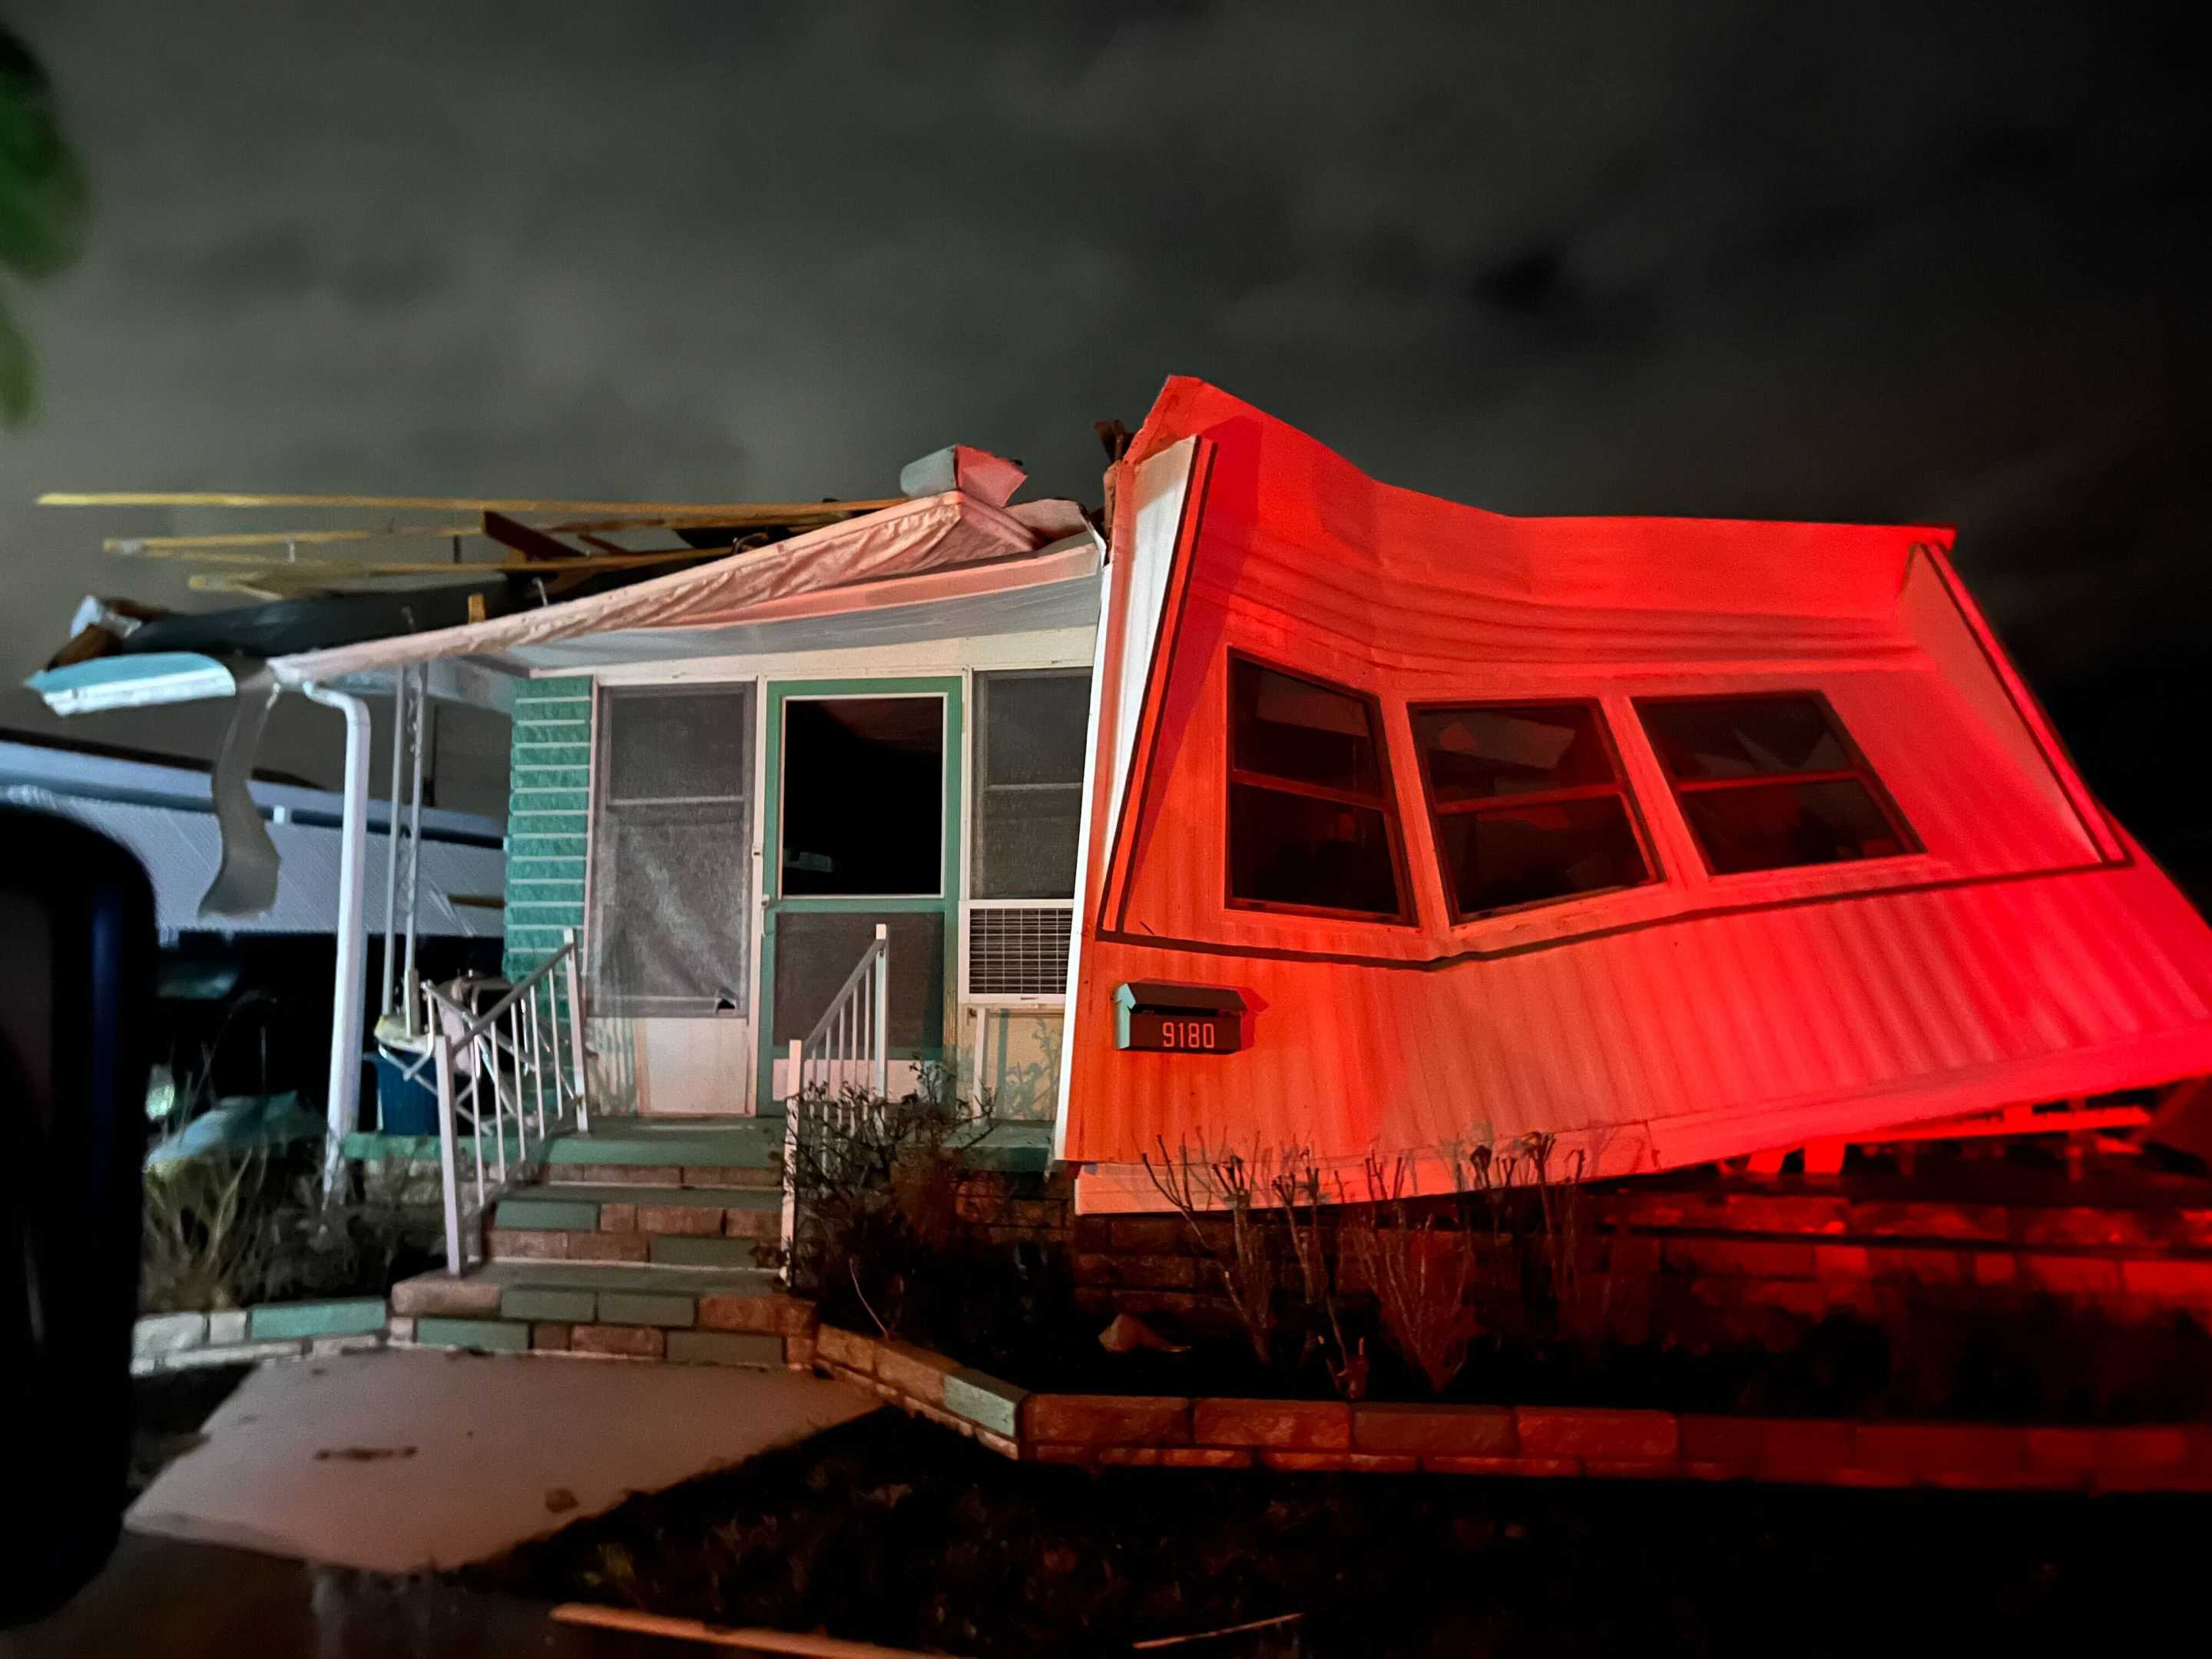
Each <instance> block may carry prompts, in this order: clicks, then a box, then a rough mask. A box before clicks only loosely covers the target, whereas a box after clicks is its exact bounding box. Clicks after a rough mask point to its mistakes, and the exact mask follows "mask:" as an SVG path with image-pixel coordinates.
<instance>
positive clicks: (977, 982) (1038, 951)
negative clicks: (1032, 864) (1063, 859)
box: [960, 899, 1075, 1008]
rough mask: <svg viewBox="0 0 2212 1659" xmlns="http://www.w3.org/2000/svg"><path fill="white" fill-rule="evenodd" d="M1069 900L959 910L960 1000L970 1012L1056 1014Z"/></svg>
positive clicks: (971, 905)
mask: <svg viewBox="0 0 2212 1659" xmlns="http://www.w3.org/2000/svg"><path fill="white" fill-rule="evenodd" d="M1074 930H1075V905H1074V902H1073V900H1069V899H975V900H972V901H969V902H965V903H963V904H962V905H961V907H960V995H961V1000H963V1002H966V1003H968V1004H969V1006H985V1007H994V1008H1044V1007H1050V1008H1058V1007H1060V1006H1063V1005H1064V1004H1065V1003H1066V1000H1067V950H1068V944H1069V941H1070V939H1071V938H1072V937H1073V933H1074Z"/></svg>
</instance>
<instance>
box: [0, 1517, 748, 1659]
mask: <svg viewBox="0 0 2212 1659" xmlns="http://www.w3.org/2000/svg"><path fill="white" fill-rule="evenodd" d="M728 1651H729V1650H727V1649H726V1648H715V1647H709V1646H707V1645H705V1644H699V1643H695V1642H685V1641H677V1640H671V1639H670V1638H667V1637H661V1636H635V1635H627V1634H623V1633H620V1632H612V1631H597V1630H586V1629H582V1628H580V1627H578V1626H570V1625H556V1624H555V1623H554V1622H553V1620H552V1618H551V1616H550V1608H548V1607H544V1606H542V1605H540V1604H538V1603H536V1602H530V1601H516V1600H513V1599H511V1598H509V1597H506V1596H500V1595H484V1594H481V1593H478V1592H475V1591H471V1590H463V1589H456V1588H454V1587H453V1585H451V1584H449V1583H443V1582H441V1581H440V1580H437V1579H435V1578H428V1577H385V1576H383V1575H381V1574H378V1573H368V1572H357V1571H352V1570H350V1569H347V1568H343V1567H317V1566H310V1565H307V1564H306V1563H304V1562H301V1561H295V1560H289V1559H283V1558H281V1557H277V1556H273V1555H261V1554H258V1553H254V1552H253V1551H251V1550H240V1549H230V1548H227V1547H222V1546H219V1545H213V1544H191V1543H182V1542H179V1541H173V1540H170V1539H164V1538H149V1537H145V1536H143V1535H142V1534H136V1533H127V1532H126V1533H125V1534H123V1539H122V1541H121V1542H120V1543H119V1544H118V1545H117V1546H116V1550H115V1553H114V1555H113V1556H112V1557H111V1558H110V1559H109V1560H108V1563H107V1565H106V1569H105V1570H104V1571H101V1573H100V1576H99V1577H96V1578H94V1580H93V1581H92V1583H89V1584H88V1585H86V1586H85V1588H84V1589H82V1590H80V1591H79V1592H78V1593H77V1595H76V1598H75V1599H74V1600H72V1601H70V1603H69V1605H68V1606H66V1607H63V1608H62V1609H61V1611H59V1612H58V1613H54V1614H52V1616H51V1617H49V1618H46V1619H45V1620H40V1621H39V1622H38V1623H36V1624H33V1625H27V1626H19V1627H18V1628H16V1629H15V1630H11V1631H4V1632H0V1659H17V1656H19V1655H20V1656H21V1659H64V1656H68V1659H80V1656H82V1659H99V1656H107V1655H115V1656H129V1659H200V1656H203V1655H204V1656H208V1659H217V1656H220V1659H238V1656H240V1655H251V1656H253V1659H292V1656H294V1655H299V1656H312V1659H394V1656H399V1655H417V1654H419V1655H426V1656H435V1659H464V1656H473V1655H477V1654H483V1655H506V1654H514V1655H528V1656H533V1659H615V1656H633V1655H637V1656H643V1655H657V1656H659V1659H692V1656H696V1655H702V1654H708V1653H727V1652H728Z"/></svg>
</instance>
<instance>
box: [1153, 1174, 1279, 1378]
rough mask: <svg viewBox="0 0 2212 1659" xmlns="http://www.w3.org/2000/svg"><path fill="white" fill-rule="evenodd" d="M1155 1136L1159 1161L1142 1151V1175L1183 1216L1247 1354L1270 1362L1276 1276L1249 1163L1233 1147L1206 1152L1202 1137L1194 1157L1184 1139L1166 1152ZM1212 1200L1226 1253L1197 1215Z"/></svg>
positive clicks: (1202, 1212)
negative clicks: (1224, 1222) (1224, 1224)
mask: <svg viewBox="0 0 2212 1659" xmlns="http://www.w3.org/2000/svg"><path fill="white" fill-rule="evenodd" d="M1156 1139H1157V1141H1158V1147H1159V1158H1158V1161H1157V1162H1155V1161H1154V1159H1153V1157H1152V1154H1151V1153H1150V1152H1146V1153H1144V1154H1143V1155H1142V1156H1141V1158H1140V1160H1139V1161H1140V1162H1141V1163H1142V1164H1144V1166H1145V1173H1146V1175H1147V1176H1150V1177H1151V1179H1152V1185H1153V1187H1154V1188H1157V1189H1158V1192H1159V1194H1160V1196H1161V1197H1163V1198H1164V1199H1166V1200H1167V1201H1168V1203H1169V1204H1170V1206H1172V1207H1173V1208H1174V1210H1175V1212H1176V1214H1178V1215H1180V1216H1181V1217H1182V1218H1183V1222H1184V1225H1186V1226H1188V1228H1189V1229H1190V1236H1191V1238H1192V1240H1193V1242H1194V1243H1196V1244H1197V1245H1198V1247H1199V1249H1200V1252H1201V1253H1202V1254H1203V1255H1205V1257H1206V1261H1207V1263H1208V1265H1210V1266H1211V1267H1212V1269H1213V1272H1214V1276H1215V1277H1216V1278H1218V1279H1219V1280H1220V1281H1221V1290H1222V1294H1223V1295H1224V1296H1225V1297H1227V1298H1228V1301H1229V1305H1230V1309H1231V1311H1232V1312H1233V1313H1234V1314H1235V1315H1236V1316H1237V1324H1238V1325H1239V1326H1240V1327H1241V1328H1243V1333H1244V1340H1246V1342H1248V1343H1249V1344H1250V1346H1251V1349H1252V1357H1253V1358H1255V1359H1257V1360H1258V1361H1259V1362H1260V1363H1261V1364H1263V1365H1265V1364H1271V1363H1272V1362H1273V1358H1274V1348H1275V1342H1274V1338H1275V1296H1276V1291H1277V1290H1278V1288H1279V1273H1278V1272H1277V1268H1276V1262H1275V1257H1274V1252H1273V1249H1272V1247H1271V1246H1270V1244H1269V1242H1268V1239H1267V1232H1266V1231H1265V1228H1264V1225H1263V1222H1262V1220H1261V1217H1260V1215H1259V1214H1258V1212H1257V1208H1256V1203H1255V1200H1257V1198H1258V1195H1259V1191H1260V1188H1259V1182H1258V1179H1257V1176H1256V1174H1255V1170H1254V1167H1253V1165H1252V1164H1251V1163H1250V1161H1249V1160H1248V1159H1247V1158H1244V1156H1243V1154H1242V1153H1240V1152H1234V1151H1228V1150H1225V1151H1224V1152H1221V1153H1219V1154H1218V1155H1212V1154H1209V1153H1208V1152H1207V1150H1206V1142H1205V1140H1204V1139H1200V1141H1199V1145H1198V1151H1197V1152H1196V1154H1195V1155H1194V1154H1193V1153H1192V1152H1191V1149H1190V1145H1189V1143H1188V1141H1179V1142H1177V1143H1176V1150H1175V1152H1174V1153H1173V1155H1172V1156H1171V1155H1170V1153H1169V1152H1168V1144H1167V1138H1166V1137H1165V1136H1164V1135H1162V1136H1158V1137H1156ZM1217 1203H1218V1204H1219V1205H1220V1206H1221V1209H1222V1212H1223V1213H1225V1215H1226V1216H1227V1218H1228V1222H1229V1249H1228V1250H1227V1251H1226V1252H1225V1251H1223V1250H1222V1249H1220V1247H1219V1246H1218V1244H1216V1243H1215V1242H1214V1240H1213V1238H1212V1236H1211V1235H1209V1234H1208V1232H1207V1231H1206V1228H1205V1227H1203V1226H1201V1225H1200V1224H1199V1219H1198V1218H1199V1217H1200V1215H1201V1214H1204V1213H1206V1212H1210V1211H1212V1209H1213V1207H1214V1206H1215V1205H1216V1204H1217Z"/></svg>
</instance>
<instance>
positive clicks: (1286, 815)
mask: <svg viewBox="0 0 2212 1659" xmlns="http://www.w3.org/2000/svg"><path fill="white" fill-rule="evenodd" d="M1229 822H1230V825H1231V829H1230V838H1229V890H1230V891H1231V893H1232V894H1234V895H1235V896H1237V897H1238V898H1241V899H1256V900H1258V901H1259V902H1261V903H1263V904H1295V905H1301V906H1305V907H1309V908H1316V909H1322V910H1362V911H1368V912H1371V913H1372V914H1374V915H1383V916H1387V915H1396V914H1397V910H1398V884H1397V878H1396V876H1395V873H1394V872H1393V870H1392V868H1391V862H1390V829H1389V823H1388V822H1387V820H1386V819H1385V818H1384V817H1383V813H1382V811H1381V810H1380V809H1379V808H1376V807H1369V806H1346V805H1343V804H1341V803H1340V802H1337V801H1333V800H1320V799H1316V798H1315V797H1313V796H1311V795H1286V794H1284V793H1281V792H1280V791H1279V790H1274V789H1261V788H1259V787H1255V786H1254V785H1251V784H1245V783H1240V784H1237V785H1235V786H1233V787H1231V790H1230V792H1229Z"/></svg>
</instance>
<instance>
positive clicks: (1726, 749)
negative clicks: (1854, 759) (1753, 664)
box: [1640, 697, 1851, 779]
mask: <svg viewBox="0 0 2212 1659" xmlns="http://www.w3.org/2000/svg"><path fill="white" fill-rule="evenodd" d="M1640 708H1641V712H1642V714H1643V715H1644V726H1645V727H1646V729H1648V730H1649V731H1650V733H1651V742H1652V745H1653V747H1655V748H1656V749H1657V750H1658V751H1659V758H1660V760H1661V762H1662V763H1664V764H1665V766H1666V768H1667V772H1668V775H1669V776H1670V777H1677V778H1690V779H1697V778H1767V777H1773V776H1775V775H1778V774H1780V773H1785V772H1842V771H1848V770H1849V769H1850V765H1851V757H1850V749H1849V748H1848V747H1847V746H1846V745H1845V744H1844V738H1843V733H1842V732H1840V731H1838V729H1837V727H1836V726H1835V725H1834V724H1833V723H1832V720H1830V718H1829V716H1828V712H1827V710H1826V708H1823V707H1822V706H1821V704H1820V702H1818V701H1817V700H1816V699H1814V698H1812V697H1700V698H1699V699H1697V700H1696V701H1694V702H1650V703H1644V704H1642V705H1640Z"/></svg>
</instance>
